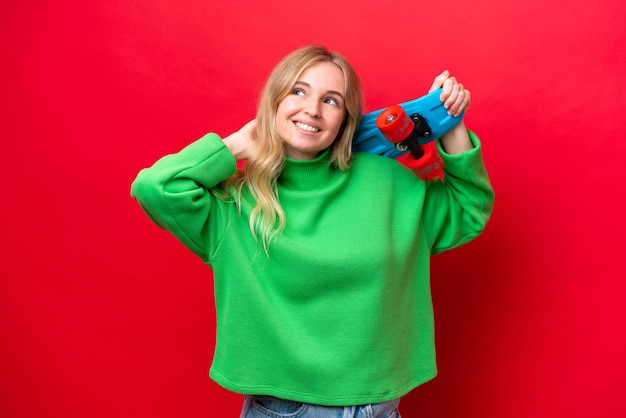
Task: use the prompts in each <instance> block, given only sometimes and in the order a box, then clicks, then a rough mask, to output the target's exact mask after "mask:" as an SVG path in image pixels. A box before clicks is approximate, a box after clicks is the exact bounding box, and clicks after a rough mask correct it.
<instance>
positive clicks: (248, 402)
mask: <svg viewBox="0 0 626 418" xmlns="http://www.w3.org/2000/svg"><path fill="white" fill-rule="evenodd" d="M399 404H400V399H395V400H393V401H389V402H383V403H377V404H371V405H359V406H321V405H312V404H307V403H302V402H295V401H288V400H285V399H280V398H274V397H273V396H256V395H246V396H245V398H244V403H243V410H242V411H241V415H240V418H268V417H270V418H285V417H287V418H401V417H400V411H398V405H399Z"/></svg>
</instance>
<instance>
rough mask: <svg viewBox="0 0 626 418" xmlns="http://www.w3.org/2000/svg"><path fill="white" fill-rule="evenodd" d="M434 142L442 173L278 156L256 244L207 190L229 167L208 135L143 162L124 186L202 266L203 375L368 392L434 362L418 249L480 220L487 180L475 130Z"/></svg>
mask: <svg viewBox="0 0 626 418" xmlns="http://www.w3.org/2000/svg"><path fill="white" fill-rule="evenodd" d="M470 134H471V138H472V141H473V143H474V146H475V148H474V149H472V150H470V151H467V152H464V153H462V154H459V155H454V156H450V155H446V154H445V153H443V151H442V157H443V159H444V163H445V178H446V179H445V182H441V181H432V182H428V183H425V182H422V181H421V180H419V179H418V178H417V177H416V176H415V175H414V174H413V173H412V172H410V171H409V170H408V169H406V168H405V167H403V166H402V165H401V164H399V163H398V162H397V161H394V160H392V159H389V158H385V157H380V156H375V155H370V154H365V153H357V154H356V155H355V158H354V160H353V163H352V167H351V168H350V169H349V170H347V171H345V172H341V171H338V170H335V169H333V168H330V167H329V165H328V157H329V153H328V151H327V152H325V153H323V154H322V155H321V156H319V157H318V158H316V159H314V160H309V161H299V160H290V159H288V160H287V161H286V165H285V168H284V171H283V173H282V175H281V177H280V179H279V184H278V193H279V199H280V202H281V204H282V206H283V208H284V211H285V214H286V218H287V224H286V227H285V229H284V230H283V231H282V233H281V234H280V235H279V236H278V238H277V239H275V240H274V241H273V242H272V244H271V246H270V250H269V257H268V256H267V255H266V254H265V253H264V251H263V250H262V249H261V248H260V245H259V243H258V242H257V241H255V239H254V237H253V236H252V234H251V232H250V228H249V223H248V220H249V215H250V213H251V211H252V209H253V206H254V205H253V202H252V199H251V198H250V196H249V194H245V195H244V198H243V199H242V205H241V209H240V210H239V209H238V208H237V207H236V205H235V204H234V203H233V202H232V201H228V200H224V199H220V198H219V197H216V195H215V193H214V192H215V191H216V190H217V189H216V188H217V187H220V186H221V184H222V181H223V180H225V179H226V178H228V177H229V176H231V175H232V174H234V173H235V170H236V163H235V159H234V157H233V155H232V154H231V153H230V151H229V150H228V148H226V147H225V145H224V144H223V142H222V141H221V139H220V138H219V137H218V136H217V135H215V134H208V135H206V136H204V137H203V138H201V139H199V140H198V141H196V142H194V143H192V144H190V145H189V146H187V147H186V148H184V149H183V150H181V151H180V152H178V153H177V154H172V155H168V156H165V157H163V158H162V159H160V160H159V161H157V162H156V163H155V164H154V165H153V166H152V167H151V168H147V169H144V170H142V171H141V172H140V173H139V175H138V176H137V179H136V180H135V181H134V182H133V185H132V188H131V195H132V196H133V197H135V198H136V199H137V200H138V201H139V203H140V204H141V206H142V208H143V210H144V211H145V212H146V213H147V214H148V215H149V216H150V217H151V219H152V220H153V221H154V222H155V223H156V224H157V225H159V226H161V227H162V228H165V229H167V230H169V231H170V232H171V233H172V234H173V235H174V236H175V237H176V238H177V239H179V240H180V241H181V242H182V243H183V244H184V245H185V246H187V247H188V248H189V249H191V250H192V251H193V252H194V253H195V254H197V255H198V256H200V257H201V258H202V259H203V260H204V261H205V263H206V264H207V265H209V266H211V268H212V269H213V272H214V286H215V301H216V310H217V315H216V317H217V342H216V347H215V354H214V358H213V363H212V366H211V370H210V376H211V377H212V378H213V379H214V380H215V381H216V382H218V383H219V384H220V385H222V386H223V387H225V388H227V389H229V390H232V391H235V392H238V393H243V394H257V395H262V394H264V395H272V396H277V397H281V398H285V399H291V400H296V401H300V402H307V403H314V404H320V405H358V404H367V403H377V402H383V401H387V400H391V399H394V398H398V397H400V396H403V395H405V394H406V393H407V392H409V391H410V390H411V389H413V388H414V387H416V386H417V385H419V384H421V383H423V382H425V381H427V380H429V379H431V378H433V377H434V376H435V375H436V373H437V370H436V364H435V346H434V324H433V309H432V302H431V294H430V284H429V261H430V256H431V254H435V253H438V252H441V251H444V250H448V249H451V248H454V247H457V246H459V245H462V244H464V243H466V242H468V241H470V240H471V239H472V238H474V237H476V236H477V235H478V234H480V233H481V231H482V230H483V228H484V227H485V224H486V222H487V220H488V218H489V216H490V214H491V210H492V206H493V199H494V195H493V190H492V189H491V186H490V183H489V179H488V177H487V173H486V171H485V168H484V166H483V163H482V155H481V151H480V143H479V141H478V139H477V138H476V137H475V136H474V135H473V134H472V133H470Z"/></svg>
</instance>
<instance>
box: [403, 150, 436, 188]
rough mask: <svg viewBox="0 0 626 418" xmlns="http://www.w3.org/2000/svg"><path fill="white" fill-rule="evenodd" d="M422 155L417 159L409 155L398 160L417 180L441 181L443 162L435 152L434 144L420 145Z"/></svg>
mask: <svg viewBox="0 0 626 418" xmlns="http://www.w3.org/2000/svg"><path fill="white" fill-rule="evenodd" d="M422 149H423V150H424V155H422V156H421V157H419V158H415V157H413V155H412V154H411V153H408V154H404V155H401V156H400V157H399V158H398V161H400V162H401V163H402V164H404V165H405V166H407V167H409V168H410V169H411V170H412V171H413V172H414V173H415V174H416V175H417V176H418V177H419V178H421V179H422V180H424V181H429V180H434V179H436V178H439V179H443V160H442V159H441V155H440V154H439V151H438V150H437V145H436V143H435V142H429V143H428V144H425V145H422Z"/></svg>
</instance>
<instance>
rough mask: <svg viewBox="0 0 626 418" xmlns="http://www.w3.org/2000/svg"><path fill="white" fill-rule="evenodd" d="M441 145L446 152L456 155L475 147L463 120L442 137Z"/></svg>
mask: <svg viewBox="0 0 626 418" xmlns="http://www.w3.org/2000/svg"><path fill="white" fill-rule="evenodd" d="M440 141H441V147H442V148H443V150H444V151H445V152H446V154H450V155H454V154H460V153H462V152H465V151H469V150H471V149H472V148H474V145H473V144H472V141H471V140H470V137H469V134H468V133H467V128H466V127H465V122H464V121H461V122H459V124H458V125H456V126H455V127H454V128H452V129H451V130H450V131H448V132H447V133H446V134H444V135H442V136H441V138H440Z"/></svg>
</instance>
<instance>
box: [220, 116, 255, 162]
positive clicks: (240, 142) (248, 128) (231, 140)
mask: <svg viewBox="0 0 626 418" xmlns="http://www.w3.org/2000/svg"><path fill="white" fill-rule="evenodd" d="M256 138H257V135H256V119H252V120H251V121H250V122H248V123H246V124H245V125H243V126H242V127H241V129H239V130H238V131H237V132H234V133H232V134H230V135H228V136H227V137H226V138H224V139H223V141H224V144H225V145H226V147H228V149H229V150H230V152H232V153H233V155H234V156H235V160H237V161H241V160H248V159H250V158H251V157H253V156H254V154H255V153H256V147H257V142H256Z"/></svg>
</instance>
